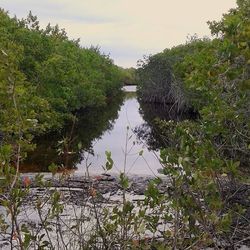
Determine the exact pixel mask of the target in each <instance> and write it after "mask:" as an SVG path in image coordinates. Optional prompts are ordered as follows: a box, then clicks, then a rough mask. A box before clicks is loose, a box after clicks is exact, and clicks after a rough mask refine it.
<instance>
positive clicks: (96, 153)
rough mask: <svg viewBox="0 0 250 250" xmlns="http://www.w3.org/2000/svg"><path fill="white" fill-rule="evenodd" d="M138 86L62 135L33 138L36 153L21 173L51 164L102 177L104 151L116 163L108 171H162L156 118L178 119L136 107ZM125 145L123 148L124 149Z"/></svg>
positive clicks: (85, 115)
mask: <svg viewBox="0 0 250 250" xmlns="http://www.w3.org/2000/svg"><path fill="white" fill-rule="evenodd" d="M135 90H136V87H135V86H128V87H126V88H125V91H126V92H125V94H124V95H123V96H120V97H117V98H116V100H112V102H111V103H110V104H109V105H108V106H107V107H106V108H105V109H103V108H101V109H88V110H84V111H83V112H79V113H78V114H77V120H76V121H75V122H70V123H69V124H68V125H67V126H65V128H63V129H62V130H61V131H60V132H53V133H51V134H49V135H46V136H44V137H41V138H37V139H36V144H37V148H36V150H35V151H34V152H32V153H30V154H29V155H28V158H27V160H26V162H25V163H24V164H23V165H22V170H23V171H28V172H38V171H48V166H49V165H50V164H51V163H52V162H53V163H55V164H57V165H64V166H67V167H68V168H75V169H76V170H77V171H80V172H83V171H86V168H87V166H88V169H89V172H90V173H102V172H103V168H102V166H104V165H105V162H106V155H105V151H110V152H111V154H112V159H113V160H114V168H113V169H112V172H115V173H118V172H119V171H124V170H125V171H126V172H127V173H130V174H151V175H152V174H157V169H159V168H160V167H161V165H160V163H159V160H158V159H157V158H158V152H157V151H158V149H159V148H160V147H162V146H164V143H165V141H164V139H163V138H162V137H161V135H160V133H159V132H158V131H157V126H155V118H160V119H165V120H170V119H171V120H173V119H174V120H178V119H179V120H181V119H185V118H186V117H185V116H183V115H182V116H176V114H174V113H171V112H170V111H169V110H171V109H170V108H168V109H166V108H163V107H162V106H159V105H152V104H145V103H139V102H138V100H137V97H136V92H135ZM126 145H127V147H126Z"/></svg>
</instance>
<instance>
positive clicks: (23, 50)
mask: <svg viewBox="0 0 250 250" xmlns="http://www.w3.org/2000/svg"><path fill="white" fill-rule="evenodd" d="M0 31H1V37H0V57H1V60H0V83H1V84H0V96H1V98H0V107H1V109H0V120H1V125H0V132H1V134H2V137H3V139H4V141H5V142H6V143H7V142H10V143H14V142H15V141H16V140H17V138H21V137H22V140H27V142H29V141H30V140H31V136H33V135H34V134H36V135H37V134H40V133H43V132H47V131H49V130H54V129H57V128H60V127H62V126H63V124H64V122H65V120H67V119H69V118H70V117H72V114H73V113H74V112H75V111H76V110H79V109H84V108H86V107H88V108H89V107H100V106H104V105H106V103H107V101H108V100H109V99H111V98H112V96H114V95H116V94H117V92H119V90H120V88H121V77H122V73H121V70H120V69H119V68H118V67H117V66H115V65H114V64H113V62H112V60H111V59H110V58H109V57H108V56H106V55H104V54H102V53H101V52H100V51H99V49H98V48H95V47H91V48H82V47H81V46H80V44H79V40H70V39H69V38H68V37H67V34H66V32H65V31H64V30H63V29H59V27H58V26H55V27H52V26H51V25H50V24H48V25H47V27H46V28H45V29H42V28H40V27H39V22H38V20H37V18H36V17H35V16H33V15H32V14H31V13H30V14H29V15H28V17H27V19H22V20H18V19H17V18H10V17H9V16H8V13H7V12H5V11H4V10H0ZM18 121H19V122H18ZM17 124H19V125H17ZM20 131H22V132H20ZM20 133H21V134H22V135H20ZM23 149H24V148H23Z"/></svg>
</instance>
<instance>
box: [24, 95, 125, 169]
mask: <svg viewBox="0 0 250 250" xmlns="http://www.w3.org/2000/svg"><path fill="white" fill-rule="evenodd" d="M122 102H123V96H122V95H121V96H118V97H117V98H115V99H112V102H111V103H109V104H108V105H107V106H106V107H105V108H103V107H100V108H89V109H85V110H83V111H79V112H78V113H77V114H76V117H77V118H76V122H75V123H74V122H73V121H71V122H68V124H67V125H66V126H65V127H64V128H62V129H61V130H60V131H54V132H51V133H50V134H46V135H44V136H42V137H40V138H36V139H35V141H34V143H36V145H37V146H36V149H35V150H34V151H33V152H30V153H29V154H28V157H27V159H26V161H25V162H24V163H23V165H22V170H23V171H31V172H32V171H34V172H36V171H47V170H48V166H49V165H50V164H51V163H55V164H57V165H65V162H67V164H66V165H67V167H69V168H74V167H75V166H76V165H77V164H78V163H79V162H81V161H82V160H83V152H84V151H87V152H89V153H93V145H92V144H93V141H94V140H96V139H98V138H100V137H101V136H102V135H103V133H104V132H105V131H107V130H111V129H112V128H113V124H114V121H115V120H116V119H117V118H118V111H119V110H120V107H121V105H122Z"/></svg>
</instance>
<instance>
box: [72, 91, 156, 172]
mask: <svg viewBox="0 0 250 250" xmlns="http://www.w3.org/2000/svg"><path fill="white" fill-rule="evenodd" d="M124 91H125V92H126V94H125V97H124V102H123V104H122V106H121V108H120V111H119V112H118V118H117V119H116V120H115V121H114V124H113V128H112V129H111V130H107V131H106V132H105V133H104V134H103V135H102V136H101V138H98V139H96V140H94V142H93V151H94V155H91V154H88V153H85V157H84V160H83V161H82V162H80V163H79V164H77V169H78V171H84V170H85V168H86V165H88V163H91V166H90V168H89V169H90V171H91V172H94V173H96V172H103V168H102V166H104V165H105V162H106V156H105V151H110V152H111V155H112V159H113V161H114V167H113V169H112V172H115V173H117V172H119V171H124V169H125V171H126V172H127V173H128V174H140V175H141V174H150V175H152V174H153V175H155V174H157V169H159V168H160V167H161V166H160V163H159V161H158V159H157V157H158V156H157V155H158V154H157V153H156V152H155V151H149V150H148V147H147V144H146V142H145V141H143V140H141V139H140V138H138V136H137V134H136V133H135V130H136V128H139V127H140V126H142V125H143V124H144V123H145V121H144V119H143V117H142V115H141V114H140V112H139V110H140V105H139V102H138V100H137V97H136V94H135V91H136V86H126V87H124ZM126 148H127V150H126ZM126 152H127V153H126ZM125 158H126V159H125Z"/></svg>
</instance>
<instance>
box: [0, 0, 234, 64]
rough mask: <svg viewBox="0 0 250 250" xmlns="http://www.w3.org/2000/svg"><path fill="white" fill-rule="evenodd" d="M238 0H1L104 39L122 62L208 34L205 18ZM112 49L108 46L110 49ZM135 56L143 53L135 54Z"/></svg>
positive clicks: (86, 41)
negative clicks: (193, 35)
mask: <svg viewBox="0 0 250 250" xmlns="http://www.w3.org/2000/svg"><path fill="white" fill-rule="evenodd" d="M235 2H236V1H235V0H220V1H218V0H210V1H207V0H188V1H185V0H175V1H173V0H74V1H72V0H71V1H70V0H53V1H52V0H43V1H35V0H22V1H20V0H2V1H1V6H2V7H4V8H5V9H7V10H10V12H11V13H12V14H13V13H15V14H17V16H18V17H25V16H26V15H27V13H28V11H29V10H32V12H33V14H35V15H37V16H38V17H39V20H40V23H41V25H42V26H45V25H46V24H47V23H49V22H50V23H51V24H53V25H55V24H57V23H58V24H59V26H60V27H62V28H65V29H66V31H67V33H68V34H69V36H70V37H71V38H81V43H82V45H83V46H90V45H91V44H93V45H100V46H101V48H103V50H104V51H105V52H106V53H108V52H110V54H111V56H112V57H113V58H114V60H115V62H117V63H118V64H120V65H123V66H129V65H130V66H134V65H136V61H137V59H140V58H141V57H142V55H143V54H149V53H155V52H158V51H161V50H163V49H164V48H169V47H172V46H174V45H178V44H180V43H184V42H185V41H186V37H187V35H188V34H194V33H197V34H198V35H199V36H204V35H209V34H210V31H209V29H208V26H207V24H206V22H207V21H208V20H214V19H216V20H218V19H220V18H221V16H222V13H225V12H226V11H227V10H228V9H229V8H232V7H235V5H236V4H235ZM108 50H109V51H108ZM137 56H138V57H139V58H137Z"/></svg>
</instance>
